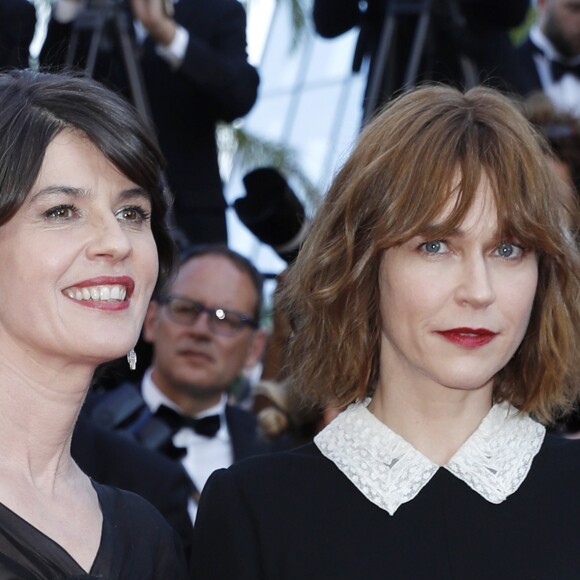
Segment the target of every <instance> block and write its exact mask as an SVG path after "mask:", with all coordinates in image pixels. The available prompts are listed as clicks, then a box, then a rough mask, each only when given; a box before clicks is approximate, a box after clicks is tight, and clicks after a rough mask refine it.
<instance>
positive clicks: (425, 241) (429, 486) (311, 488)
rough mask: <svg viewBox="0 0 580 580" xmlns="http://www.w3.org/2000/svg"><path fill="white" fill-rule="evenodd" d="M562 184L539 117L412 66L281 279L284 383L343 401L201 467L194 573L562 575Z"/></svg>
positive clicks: (568, 460) (579, 287) (572, 491)
mask: <svg viewBox="0 0 580 580" xmlns="http://www.w3.org/2000/svg"><path fill="white" fill-rule="evenodd" d="M559 204H560V197H559V195H558V184H557V183H556V181H555V180H554V177H553V174H552V173H551V171H550V169H549V167H548V165H547V163H546V160H545V157H544V156H543V154H542V147H541V146H540V141H539V140H538V137H537V135H536V134H535V132H534V131H533V130H532V128H531V127H530V125H529V124H528V123H527V121H526V120H525V119H524V118H523V117H522V115H521V114H519V113H518V111H517V110H516V108H515V107H514V106H513V105H512V103H510V101H509V100H508V99H507V98H506V97H503V96H501V95H500V94H499V93H497V92H495V91H493V90H491V89H485V88H482V87H478V88H474V89H471V90H469V91H467V92H466V93H461V92H460V91H458V90H455V89H452V88H449V87H441V86H430V87H421V88H418V89H415V90H413V91H411V92H409V93H406V94H403V95H401V96H400V97H399V98H397V99H396V100H394V101H393V102H392V103H391V104H390V105H389V106H388V107H386V108H385V109H384V110H383V111H382V112H381V113H380V114H378V115H377V116H376V118H375V119H374V120H373V121H371V122H370V123H369V124H368V125H367V127H366V128H365V129H364V131H363V132H362V134H361V136H360V139H359V141H358V143H357V144H356V146H355V148H354V149H353V152H352V154H351V156H350V157H349V159H348V160H347V161H346V163H345V164H344V166H343V167H342V169H341V170H340V172H339V173H338V175H337V176H336V178H335V180H334V182H333V184H332V185H331V187H330V190H329V192H328V194H327V196H326V198H325V201H324V203H323V204H322V206H321V207H320V209H319V211H318V213H317V215H316V216H315V219H314V221H313V222H312V225H311V228H310V232H309V235H308V237H307V239H306V241H305V242H304V244H303V246H302V248H301V250H300V253H299V254H298V257H297V259H296V260H295V262H294V263H293V265H292V267H291V268H290V270H289V272H288V275H287V279H286V283H285V286H284V288H283V289H282V292H281V297H280V300H281V304H282V305H283V308H284V309H285V312H286V313H287V315H288V317H289V320H290V322H291V325H292V334H291V339H290V353H289V367H290V371H291V374H290V376H291V380H292V381H293V385H294V387H295V388H296V389H297V390H298V391H299V393H300V394H301V396H302V397H303V398H304V399H305V400H307V401H313V402H315V403H317V404H318V405H320V406H322V407H325V406H328V407H338V408H343V409H344V410H343V412H342V413H340V414H339V415H338V416H337V417H336V418H335V419H334V420H333V421H332V422H331V423H330V424H329V425H328V426H327V427H326V428H324V429H323V430H322V431H321V432H320V433H319V434H318V435H317V436H316V437H315V439H314V442H313V443H311V444H309V445H306V446H304V447H302V448H298V449H295V450H292V451H289V452H286V453H282V454H278V455H274V456H269V457H265V458H255V459H252V460H250V461H248V462H246V463H244V464H241V465H237V466H234V467H231V468H229V469H228V470H222V471H218V472H216V473H215V474H214V475H213V476H212V478H211V479H210V480H209V482H208V484H207V486H206V488H205V489H204V495H203V496H202V499H201V502H200V506H199V511H198V516H197V520H196V525H195V530H194V553H193V558H192V566H193V568H194V573H197V576H196V577H198V578H200V579H202V580H206V579H210V578H211V579H216V580H217V579H219V578H237V579H248V580H249V579H252V580H257V579H263V580H266V579H268V580H269V579H276V580H278V579H281V578H288V579H290V578H332V579H333V580H339V579H340V580H342V579H344V580H350V579H352V578H365V579H367V580H373V579H377V580H379V579H384V578H391V579H408V578H437V579H447V578H469V579H470V580H473V579H485V580H492V579H496V578H546V579H547V578H572V577H574V576H575V575H576V574H577V562H576V561H577V545H578V543H579V542H580V529H579V528H578V521H579V520H580V502H578V501H577V500H576V497H577V482H578V481H579V479H580V461H578V457H580V443H579V442H578V441H566V440H562V439H558V438H556V437H554V436H551V435H546V429H545V426H544V424H546V423H549V422H550V421H553V420H554V418H555V417H557V416H558V414H559V413H561V412H563V411H565V410H566V409H568V408H570V405H571V404H572V403H573V401H575V400H577V399H578V396H579V394H580V391H579V380H578V379H579V377H580V311H579V297H580V256H579V253H578V248H577V246H576V244H575V243H574V236H573V235H570V232H568V231H566V229H565V228H566V224H565V223H564V222H563V220H562V213H561V211H562V210H561V208H560V207H559ZM573 223H576V222H575V221H574V222H573ZM217 545H219V550H220V551H226V552H227V553H231V554H233V556H232V557H231V558H229V559H225V558H219V557H218V555H217V554H216V552H215V550H214V546H217Z"/></svg>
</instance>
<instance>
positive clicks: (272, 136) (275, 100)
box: [221, 0, 365, 274]
mask: <svg viewBox="0 0 580 580" xmlns="http://www.w3.org/2000/svg"><path fill="white" fill-rule="evenodd" d="M310 6H311V2H310V0H247V2H246V10H247V14H248V44H249V46H248V51H249V55H250V60H251V62H252V64H254V65H255V66H257V67H258V69H259V71H260V76H261V82H260V92H259V97H258V101H257V103H256V105H255V106H254V108H253V109H252V111H251V112H250V113H249V114H248V116H247V117H245V118H244V119H243V120H241V121H240V123H239V125H238V126H237V127H236V129H237V130H238V131H240V132H241V133H242V134H243V135H245V136H246V137H248V139H249V140H250V141H257V142H258V143H262V144H263V145H264V147H263V150H260V151H259V153H257V154H254V155H253V154H252V153H253V152H255V150H256V148H255V147H254V148H252V147H250V148H249V151H246V152H244V151H243V149H244V146H243V145H242V146H240V147H239V148H238V149H237V150H236V149H235V146H234V149H233V150H232V149H231V147H230V146H231V145H232V144H231V143H230V142H229V140H231V135H230V133H229V130H224V133H223V135H222V139H221V142H222V145H223V155H222V157H223V159H222V170H223V175H224V180H225V182H226V185H227V187H226V198H227V200H228V202H229V203H230V205H231V204H232V203H233V202H234V200H235V199H236V198H239V197H243V196H244V195H245V190H244V185H243V182H242V178H243V176H244V175H245V174H246V173H247V172H249V171H251V170H252V169H254V168H256V167H258V166H263V165H267V164H268V158H269V153H268V152H269V151H270V150H275V153H276V154H274V155H272V158H273V159H274V161H276V160H277V159H278V158H279V154H280V151H282V154H283V156H284V158H285V160H286V166H287V167H289V169H288V171H284V170H281V172H282V174H283V175H284V177H286V178H287V180H288V182H289V184H290V186H291V188H292V189H293V191H294V192H295V194H296V196H297V197H298V198H299V199H300V201H301V202H302V203H303V205H304V207H305V209H306V212H307V214H308V215H310V214H312V212H313V211H314V210H315V208H316V204H317V200H318V199H320V197H321V196H322V195H323V194H324V192H325V190H326V188H327V186H328V184H329V182H330V180H331V178H332V176H333V174H334V172H335V171H336V169H337V168H338V167H339V165H340V163H341V161H342V159H343V158H344V156H345V154H346V152H347V151H348V149H349V147H350V146H351V144H352V142H353V139H354V138H355V137H356V135H357V133H358V128H359V127H360V119H361V112H362V110H361V102H362V92H363V90H364V86H365V74H364V73H360V74H357V75H353V73H352V72H351V65H352V57H353V53H354V46H355V43H356V35H357V32H356V31H352V33H349V34H345V35H343V36H341V37H340V38H338V39H335V40H324V39H322V38H320V37H319V36H317V35H315V33H314V30H313V26H312V23H311V20H310V14H311V7H310ZM300 8H301V9H302V11H301V12H300ZM297 10H298V12H297ZM301 15H302V16H304V21H301V20H300V16H301ZM258 149H259V148H258ZM232 151H233V152H232ZM228 228H229V234H228V235H229V244H230V246H231V247H232V248H234V249H236V250H238V251H240V252H241V253H242V254H244V255H246V256H248V257H249V258H251V259H252V260H253V261H254V263H255V264H256V266H257V267H258V268H259V269H260V271H262V272H264V273H268V274H277V273H279V272H280V271H282V270H283V269H284V268H285V266H286V263H285V262H284V261H283V260H282V259H280V257H279V256H278V255H277V254H276V252H275V251H274V250H273V249H272V248H271V247H270V246H268V245H266V244H263V243H261V242H260V240H258V239H257V238H256V237H255V236H254V235H253V234H252V233H251V232H250V231H249V230H248V229H247V228H246V227H245V226H244V225H243V224H242V223H241V222H240V220H239V219H238V216H237V214H236V212H235V210H234V209H233V208H230V209H229V210H228Z"/></svg>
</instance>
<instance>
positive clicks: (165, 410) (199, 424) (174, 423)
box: [155, 405, 220, 437]
mask: <svg viewBox="0 0 580 580" xmlns="http://www.w3.org/2000/svg"><path fill="white" fill-rule="evenodd" d="M155 416H156V417H157V418H159V419H161V420H162V421H164V422H165V423H167V424H168V425H169V426H170V427H171V428H172V429H174V430H175V431H179V429H182V428H183V427H189V428H190V429H193V430H194V431H195V432H196V433H197V434H198V435H203V436H204V437H215V435H216V433H217V432H218V431H219V428H220V416H219V415H209V416H207V417H201V418H200V419H194V418H193V417H187V416H185V415H182V414H181V413H178V412H177V411H174V410H173V409H171V408H169V407H167V406H165V405H160V406H159V408H158V409H157V411H155Z"/></svg>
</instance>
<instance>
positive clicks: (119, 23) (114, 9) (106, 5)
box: [65, 0, 152, 126]
mask: <svg viewBox="0 0 580 580" xmlns="http://www.w3.org/2000/svg"><path fill="white" fill-rule="evenodd" d="M132 26H133V19H132V17H131V13H130V11H129V10H128V9H125V8H124V7H123V6H122V5H121V4H119V3H117V2H115V0H94V1H91V2H89V5H88V6H87V8H85V9H84V10H83V12H82V13H81V14H80V15H79V16H78V18H77V19H76V20H75V22H74V24H73V29H72V32H71V37H70V42H69V45H68V49H67V54H66V61H65V62H66V65H67V66H69V67H70V66H72V65H73V64H74V58H75V54H76V52H77V50H78V44H79V40H80V36H81V34H82V33H83V32H84V31H88V32H89V33H90V43H89V50H88V55H87V60H86V64H85V73H86V74H87V75H89V76H91V77H92V76H93V74H94V70H95V64H96V61H97V56H98V53H99V50H100V49H103V48H104V47H105V46H106V42H107V41H109V42H110V39H109V38H107V33H110V32H111V31H112V32H114V34H115V35H116V38H117V40H118V43H119V46H120V47H121V53H122V56H123V64H124V66H125V72H126V74H127V79H128V81H129V89H130V91H131V98H132V100H133V104H134V105H135V107H136V108H137V110H138V111H139V112H140V113H141V115H142V116H143V118H144V119H145V121H146V122H147V123H148V124H149V125H150V126H152V118H151V111H150V108H149V102H148V100H147V92H146V91H145V84H144V82H143V74H142V72H141V68H140V66H139V61H138V56H137V52H136V50H135V44H134V38H133V34H132V33H131V27H132Z"/></svg>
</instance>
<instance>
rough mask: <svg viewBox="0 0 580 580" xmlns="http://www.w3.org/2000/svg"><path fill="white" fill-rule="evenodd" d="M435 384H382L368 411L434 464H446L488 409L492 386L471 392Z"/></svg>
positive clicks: (490, 402) (490, 403)
mask: <svg viewBox="0 0 580 580" xmlns="http://www.w3.org/2000/svg"><path fill="white" fill-rule="evenodd" d="M424 387H425V385H424ZM437 387H438V388H432V389H431V390H430V389H428V388H419V389H406V388H405V389H403V388H397V387H395V386H393V385H386V384H384V383H383V384H382V385H380V386H379V387H378V388H377V391H376V392H375V394H374V396H373V399H372V401H371V404H370V405H369V410H370V411H371V412H372V413H373V414H374V415H375V416H376V417H378V418H379V419H380V420H381V421H383V423H385V424H386V425H388V426H389V428H391V429H392V430H393V431H395V432H396V433H398V434H399V435H400V436H401V437H403V438H404V439H405V440H406V441H408V442H409V443H410V444H411V445H413V447H415V449H417V450H418V451H420V452H421V453H422V454H423V455H424V456H425V457H427V458H428V459H430V460H431V461H432V462H433V463H436V464H437V465H445V464H446V463H448V462H449V460H450V459H451V458H452V457H453V455H454V454H455V453H456V452H457V450H458V449H459V448H460V447H461V445H462V444H463V443H464V442H465V441H466V440H467V438H468V437H469V436H470V435H471V434H472V433H473V432H474V431H475V430H476V429H477V427H478V426H479V424H480V423H481V421H482V420H483V418H484V417H485V416H486V415H487V413H488V412H489V410H490V408H491V405H492V401H491V386H486V387H482V388H480V389H477V390H474V391H462V390H457V389H449V388H446V387H441V386H440V385H437Z"/></svg>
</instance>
